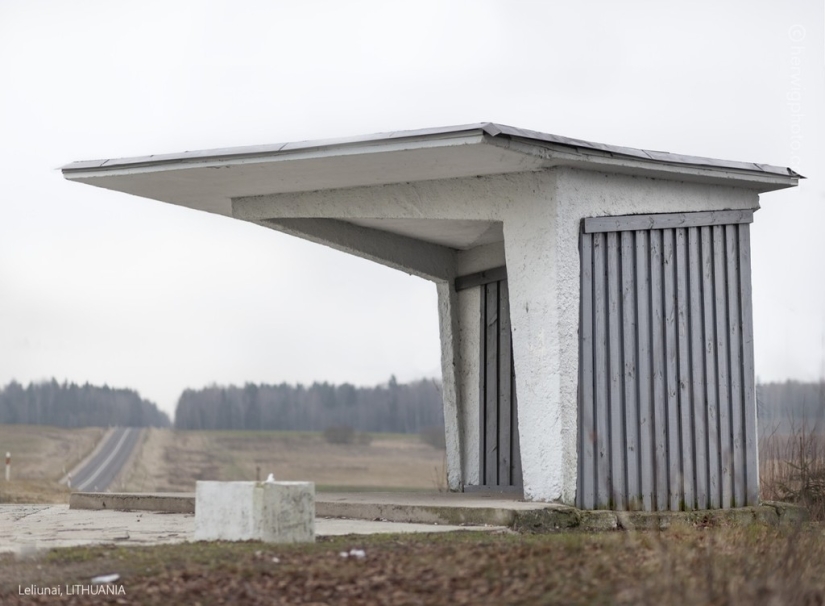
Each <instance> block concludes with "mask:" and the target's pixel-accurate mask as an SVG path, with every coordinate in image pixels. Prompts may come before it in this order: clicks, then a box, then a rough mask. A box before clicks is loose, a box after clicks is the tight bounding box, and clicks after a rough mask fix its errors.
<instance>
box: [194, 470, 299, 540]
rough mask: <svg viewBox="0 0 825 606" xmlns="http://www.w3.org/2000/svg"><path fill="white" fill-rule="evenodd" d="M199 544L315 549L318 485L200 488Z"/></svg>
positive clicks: (215, 484) (232, 484) (197, 497)
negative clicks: (310, 546) (311, 546)
mask: <svg viewBox="0 0 825 606" xmlns="http://www.w3.org/2000/svg"><path fill="white" fill-rule="evenodd" d="M195 540H196V541H249V540H252V541H264V542H266V543H311V542H312V541H314V540H315V484H313V483H312V482H198V483H197V485H196V488H195Z"/></svg>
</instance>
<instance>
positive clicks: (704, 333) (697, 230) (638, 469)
mask: <svg viewBox="0 0 825 606" xmlns="http://www.w3.org/2000/svg"><path fill="white" fill-rule="evenodd" d="M581 244H582V248H581V258H582V309H581V333H580V334H581V352H580V354H581V357H580V362H581V366H580V386H579V399H580V415H579V432H580V434H579V438H580V439H579V449H580V456H579V474H580V482H579V484H578V492H579V494H578V495H577V503H578V504H579V506H580V507H584V508H588V509H589V508H612V509H625V508H642V509H645V510H656V509H659V510H667V509H671V510H676V509H693V508H699V509H704V508H719V507H731V506H742V505H746V504H753V503H756V502H757V500H758V462H757V458H756V456H757V454H756V415H755V399H754V380H753V379H754V375H753V343H752V340H753V330H752V324H751V322H752V309H751V305H752V304H751V290H750V279H751V275H750V256H749V253H750V241H749V233H748V226H747V225H744V224H738V225H713V226H697V227H667V228H657V229H649V230H627V229H620V230H617V231H615V232H594V233H588V234H582V242H581Z"/></svg>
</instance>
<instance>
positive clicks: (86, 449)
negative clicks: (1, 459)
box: [0, 425, 106, 503]
mask: <svg viewBox="0 0 825 606" xmlns="http://www.w3.org/2000/svg"><path fill="white" fill-rule="evenodd" d="M105 433H106V429H105V428H102V427H85V428H81V429H65V428H62V427H50V426H46V425H0V451H2V452H0V454H2V455H3V456H5V454H6V452H10V453H11V478H12V481H11V482H9V483H8V485H6V483H5V482H4V480H5V475H2V474H4V473H5V472H4V471H2V472H0V483H1V484H0V502H6V503H8V502H14V503H65V502H68V498H69V497H68V495H69V490H68V489H67V488H66V487H63V486H61V485H59V484H58V480H59V479H60V478H62V477H63V476H64V475H65V474H66V472H67V471H70V470H71V469H72V467H74V466H75V465H76V464H77V463H79V462H80V461H81V460H82V459H83V458H84V457H85V456H86V455H87V454H89V453H90V452H91V451H92V450H93V449H94V447H95V446H96V445H97V443H98V441H99V440H100V439H101V438H102V437H103V435H104V434H105Z"/></svg>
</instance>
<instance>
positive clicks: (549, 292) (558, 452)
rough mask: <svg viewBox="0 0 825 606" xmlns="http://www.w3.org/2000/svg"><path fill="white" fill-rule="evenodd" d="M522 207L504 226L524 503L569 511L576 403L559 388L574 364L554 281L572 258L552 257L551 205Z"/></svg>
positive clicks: (538, 202)
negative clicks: (560, 506) (557, 506)
mask: <svg viewBox="0 0 825 606" xmlns="http://www.w3.org/2000/svg"><path fill="white" fill-rule="evenodd" d="M527 206H529V208H524V209H523V210H524V212H522V213H520V214H519V215H518V216H515V217H513V218H512V219H511V220H510V221H505V223H504V242H505V255H506V258H507V274H508V282H509V288H510V314H511V322H512V331H513V357H514V362H515V370H516V389H517V394H518V420H519V436H520V445H521V463H522V469H523V474H524V497H525V499H527V500H530V501H562V502H564V503H567V504H573V502H574V498H575V477H576V476H575V465H576V458H575V457H576V402H575V399H574V400H573V401H569V402H568V401H565V400H564V399H563V398H562V390H561V389H560V387H561V383H562V375H563V374H564V373H569V372H572V373H573V374H574V375H575V373H576V368H577V364H576V360H575V355H576V353H575V350H574V351H569V350H567V349H562V343H561V339H560V335H561V334H562V333H564V332H565V331H564V330H563V328H564V327H562V326H560V322H561V320H562V318H565V317H566V315H565V314H561V313H560V310H559V298H558V296H557V292H558V291H557V288H558V284H557V282H558V280H557V277H558V273H559V266H560V264H561V263H578V256H577V255H576V256H574V257H573V258H572V259H561V258H559V255H558V249H557V238H556V230H555V213H554V211H553V209H554V206H555V205H554V203H553V201H552V200H543V199H536V200H534V201H532V202H530V203H529V204H528V205H527ZM573 330H575V327H573ZM571 355H572V356H573V359H570V358H569V356H571ZM571 362H572V366H571ZM570 470H572V473H570Z"/></svg>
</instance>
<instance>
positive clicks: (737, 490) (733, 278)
mask: <svg viewBox="0 0 825 606" xmlns="http://www.w3.org/2000/svg"><path fill="white" fill-rule="evenodd" d="M724 229H725V261H726V263H727V277H728V280H727V287H728V293H727V295H728V337H729V343H730V351H729V355H730V376H729V380H730V405H731V418H730V421H731V438H732V444H731V446H732V449H733V461H732V463H733V464H732V473H731V477H732V479H733V502H732V505H733V507H742V506H743V505H744V504H745V501H746V500H747V499H746V498H745V491H746V490H747V488H746V486H745V484H746V481H745V477H746V471H745V450H744V447H745V435H744V434H745V419H744V414H745V410H744V408H745V407H744V402H743V400H742V345H741V343H742V317H741V315H740V313H739V305H740V303H739V235H738V234H737V227H736V225H726V226H725V228H724Z"/></svg>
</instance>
